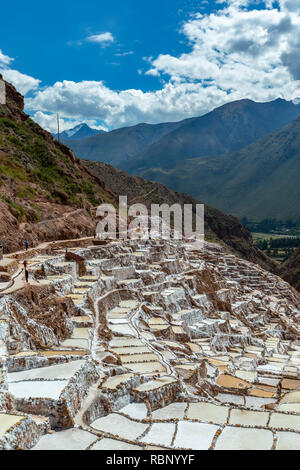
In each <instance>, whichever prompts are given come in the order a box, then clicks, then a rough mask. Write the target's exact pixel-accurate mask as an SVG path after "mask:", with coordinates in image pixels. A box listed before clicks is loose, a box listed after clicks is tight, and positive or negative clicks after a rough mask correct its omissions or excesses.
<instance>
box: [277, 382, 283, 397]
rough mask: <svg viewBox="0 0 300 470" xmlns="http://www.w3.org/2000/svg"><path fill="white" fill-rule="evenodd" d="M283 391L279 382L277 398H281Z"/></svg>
mask: <svg viewBox="0 0 300 470" xmlns="http://www.w3.org/2000/svg"><path fill="white" fill-rule="evenodd" d="M281 390H282V386H281V382H279V384H278V386H277V398H280V397H281Z"/></svg>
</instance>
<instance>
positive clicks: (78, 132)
mask: <svg viewBox="0 0 300 470" xmlns="http://www.w3.org/2000/svg"><path fill="white" fill-rule="evenodd" d="M103 132H104V131H102V130H97V129H93V128H91V127H89V126H88V125H87V124H85V123H82V124H78V125H77V126H75V127H73V128H72V129H67V130H66V131H63V132H61V133H60V139H61V140H80V139H85V138H86V137H91V136H93V135H96V134H102V133H103ZM53 137H54V138H56V139H57V137H58V135H57V134H53Z"/></svg>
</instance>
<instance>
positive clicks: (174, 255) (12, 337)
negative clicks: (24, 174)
mask: <svg viewBox="0 0 300 470" xmlns="http://www.w3.org/2000/svg"><path fill="white" fill-rule="evenodd" d="M64 245H69V250H70V251H71V252H72V253H73V254H75V255H77V257H76V256H75V257H74V259H72V257H70V256H69V257H67V259H66V257H65V251H64ZM25 256H27V258H28V265H29V271H30V273H31V279H30V284H29V286H24V281H23V280H22V273H21V271H20V269H21V266H22V259H24V257H25ZM79 259H81V260H83V261H81V262H78V260H79ZM10 263H11V264H13V265H14V267H13V268H12V269H11V272H10V278H9V279H8V278H7V279H6V283H2V284H1V286H0V355H1V356H0V360H1V363H0V449H33V450H35V449H53V450H54V449H55V450H56V449H87V450H89V449H93V450H110V449H112V450H118V449H125V450H131V449H140V450H151V449H216V450H218V449H245V450H246V449H270V450H271V449H299V448H300V379H299V378H298V377H299V369H300V341H299V334H300V325H299V320H300V312H299V294H298V293H297V292H296V291H295V290H294V289H292V288H291V287H290V286H289V285H288V284H287V283H285V282H283V281H282V280H281V279H280V278H278V277H276V276H274V275H272V274H270V273H268V272H266V271H264V270H263V269H261V268H260V267H258V266H257V265H254V264H251V263H250V262H247V261H245V260H242V259H239V258H237V257H236V256H234V255H233V254H231V253H229V252H227V251H226V250H225V249H224V248H222V247H220V246H218V245H215V244H210V243H205V245H204V248H203V250H201V251H193V250H191V249H190V247H188V246H187V245H185V243H184V242H183V241H174V240H173V241H159V240H152V241H151V240H149V241H139V240H131V241H122V242H121V241H113V242H109V243H107V244H105V245H101V244H100V245H97V244H93V243H92V240H91V239H83V240H79V241H69V242H61V243H59V242H57V243H48V244H44V245H41V246H40V247H38V248H36V249H34V250H31V251H29V253H27V254H26V255H25V254H24V253H20V256H19V263H20V264H19V266H18V265H17V264H18V263H16V262H15V259H14V258H13V257H11V258H9V257H8V258H6V261H5V264H6V265H7V264H10ZM42 264H43V265H44V267H45V271H46V277H41V276H39V272H40V269H41V265H42Z"/></svg>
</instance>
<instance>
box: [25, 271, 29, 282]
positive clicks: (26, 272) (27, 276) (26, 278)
mask: <svg viewBox="0 0 300 470" xmlns="http://www.w3.org/2000/svg"><path fill="white" fill-rule="evenodd" d="M28 278H29V272H28V270H27V269H26V268H25V281H26V282H28Z"/></svg>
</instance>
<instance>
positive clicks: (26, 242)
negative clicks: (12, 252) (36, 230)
mask: <svg viewBox="0 0 300 470" xmlns="http://www.w3.org/2000/svg"><path fill="white" fill-rule="evenodd" d="M28 247H29V241H28V240H26V241H25V250H26V251H27V250H28Z"/></svg>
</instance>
